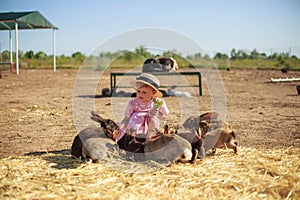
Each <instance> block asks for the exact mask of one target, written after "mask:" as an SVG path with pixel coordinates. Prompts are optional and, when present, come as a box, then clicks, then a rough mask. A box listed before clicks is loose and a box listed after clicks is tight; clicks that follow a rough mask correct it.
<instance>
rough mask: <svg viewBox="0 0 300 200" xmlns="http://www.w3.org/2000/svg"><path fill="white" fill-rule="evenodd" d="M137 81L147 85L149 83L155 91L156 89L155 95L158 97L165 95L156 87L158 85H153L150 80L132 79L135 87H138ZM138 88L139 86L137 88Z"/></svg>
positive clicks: (131, 82)
mask: <svg viewBox="0 0 300 200" xmlns="http://www.w3.org/2000/svg"><path fill="white" fill-rule="evenodd" d="M137 83H143V84H145V85H148V86H150V87H151V88H152V89H154V90H155V91H156V93H155V96H156V97H160V98H161V97H163V94H162V93H161V92H160V91H159V90H158V89H157V88H156V87H154V86H153V85H151V84H150V83H148V82H146V81H143V80H135V81H130V84H131V85H132V86H133V87H134V88H136V84H137ZM136 89H137V88H136Z"/></svg>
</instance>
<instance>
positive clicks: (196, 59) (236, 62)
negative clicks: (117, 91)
mask: <svg viewBox="0 0 300 200" xmlns="http://www.w3.org/2000/svg"><path fill="white" fill-rule="evenodd" d="M18 53H19V58H20V60H22V63H25V64H26V66H27V68H48V67H49V68H51V66H52V63H51V62H52V59H53V55H47V54H46V53H44V52H43V51H38V52H36V53H35V52H34V51H32V50H30V51H27V52H25V53H24V52H23V51H21V50H20V51H19V52H18ZM13 55H14V56H15V53H14V52H13ZM154 56H156V55H154V54H152V53H150V52H149V51H147V49H146V48H145V47H144V46H140V47H137V48H136V49H135V50H133V51H129V50H120V51H117V52H101V53H99V55H96V56H95V55H93V56H86V55H84V54H82V53H81V52H75V53H73V54H72V55H71V56H65V55H58V56H57V57H56V61H57V67H61V68H77V67H80V65H81V64H82V62H84V61H85V60H89V59H103V58H109V59H110V60H112V61H113V62H112V63H111V66H112V67H133V66H137V65H138V66H141V64H142V63H143V61H144V60H145V59H147V58H150V57H154ZM160 56H166V57H173V58H174V59H175V60H176V61H177V62H178V65H179V66H180V67H191V63H190V62H192V63H193V65H196V66H199V67H206V66H207V65H210V63H211V61H213V62H214V63H215V64H216V65H217V67H219V68H228V67H236V68H245V67H248V68H286V69H289V70H290V69H294V70H300V59H299V58H298V57H297V56H295V55H290V54H289V53H288V52H281V53H278V52H274V53H272V54H270V55H267V54H266V53H264V52H258V51H257V50H256V49H253V50H252V51H251V52H249V53H247V52H246V51H244V50H237V49H232V50H231V52H230V54H229V55H228V54H225V53H221V52H217V53H216V54H215V55H214V56H213V57H210V56H209V55H208V54H204V55H203V54H201V53H195V54H193V55H187V56H182V54H181V53H180V52H178V51H177V50H172V51H166V52H163V53H162V55H160ZM9 59H10V52H9V51H7V50H5V51H3V52H2V53H1V54H0V61H1V62H9Z"/></svg>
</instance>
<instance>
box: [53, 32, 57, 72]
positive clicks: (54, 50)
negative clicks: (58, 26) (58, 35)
mask: <svg viewBox="0 0 300 200" xmlns="http://www.w3.org/2000/svg"><path fill="white" fill-rule="evenodd" d="M55 44H56V41H55V29H52V47H53V70H54V72H56V45H55Z"/></svg>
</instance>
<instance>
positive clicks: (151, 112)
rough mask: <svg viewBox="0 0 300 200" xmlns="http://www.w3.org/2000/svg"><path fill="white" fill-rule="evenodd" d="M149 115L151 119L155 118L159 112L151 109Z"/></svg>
mask: <svg viewBox="0 0 300 200" xmlns="http://www.w3.org/2000/svg"><path fill="white" fill-rule="evenodd" d="M149 113H150V116H151V117H157V116H158V113H159V112H158V109H156V108H152V109H151V110H150V111H149Z"/></svg>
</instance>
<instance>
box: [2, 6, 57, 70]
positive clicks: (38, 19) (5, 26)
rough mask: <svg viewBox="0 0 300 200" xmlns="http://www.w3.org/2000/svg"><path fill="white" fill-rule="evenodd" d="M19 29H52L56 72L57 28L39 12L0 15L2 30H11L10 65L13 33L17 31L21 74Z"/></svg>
mask: <svg viewBox="0 0 300 200" xmlns="http://www.w3.org/2000/svg"><path fill="white" fill-rule="evenodd" d="M19 29H52V30H53V31H52V46H53V69H54V71H56V42H55V30H58V28H57V27H56V26H54V25H53V24H51V23H50V22H49V21H48V20H47V19H46V18H45V17H44V16H43V15H41V14H40V13H39V12H38V11H30V12H6V13H0V30H9V32H10V33H9V41H10V63H11V64H12V39H11V31H12V30H15V40H16V42H15V43H16V47H15V49H16V72H17V74H19V56H18V51H19V47H18V43H19V42H18V30H19Z"/></svg>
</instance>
